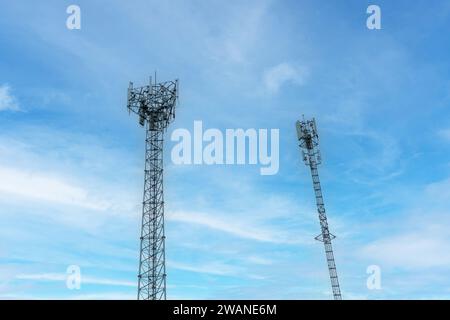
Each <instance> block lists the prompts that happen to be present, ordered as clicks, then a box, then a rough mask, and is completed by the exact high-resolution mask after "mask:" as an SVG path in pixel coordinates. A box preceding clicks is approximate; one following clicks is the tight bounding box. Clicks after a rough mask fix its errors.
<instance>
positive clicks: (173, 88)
mask: <svg viewBox="0 0 450 320" xmlns="http://www.w3.org/2000/svg"><path fill="white" fill-rule="evenodd" d="M177 100H178V80H175V81H168V82H163V83H156V82H155V83H152V80H151V79H150V84H149V85H148V86H144V87H138V88H133V83H132V82H130V86H129V88H128V104H127V108H128V110H129V112H133V113H136V114H137V115H138V116H139V124H140V125H141V126H143V127H145V128H146V139H145V171H144V174H145V179H144V199H143V205H142V226H141V237H140V240H141V245H140V258H139V275H138V281H139V283H138V299H139V300H165V299H166V266H165V236H164V193H163V141H164V132H165V130H166V129H167V127H168V125H169V124H170V122H171V121H172V120H173V119H174V118H175V105H176V103H177Z"/></svg>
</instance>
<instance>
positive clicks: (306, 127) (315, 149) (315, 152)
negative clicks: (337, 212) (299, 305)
mask: <svg viewBox="0 0 450 320" xmlns="http://www.w3.org/2000/svg"><path fill="white" fill-rule="evenodd" d="M296 127H297V137H298V140H299V143H300V145H299V146H300V148H301V150H302V157H303V161H304V162H305V164H306V165H308V166H309V167H310V169H311V176H312V181H313V187H314V193H315V195H316V204H317V212H318V214H319V221H320V228H321V230H322V232H321V234H320V235H318V236H317V237H316V238H315V239H316V240H318V241H321V242H323V244H324V246H325V255H326V258H327V263H328V271H329V273H330V280H331V289H332V291H333V297H334V299H335V300H342V295H341V289H340V287H339V280H338V275H337V271H336V263H335V261H334V254H333V247H332V245H331V240H333V239H334V238H336V237H335V236H334V235H333V234H331V233H330V231H329V228H328V221H327V215H326V212H325V205H324V202H323V196H322V189H321V187H320V180H319V171H318V170H317V166H318V165H319V164H321V162H322V159H321V156H320V150H319V135H318V133H317V127H316V121H315V119H314V118H313V119H312V120H305V119H303V120H302V121H297V123H296Z"/></svg>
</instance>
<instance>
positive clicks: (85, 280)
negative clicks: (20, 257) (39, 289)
mask: <svg viewBox="0 0 450 320" xmlns="http://www.w3.org/2000/svg"><path fill="white" fill-rule="evenodd" d="M16 279H19V280H36V281H66V280H67V274H64V273H36V274H19V275H17V276H16ZM83 284H98V285H106V286H122V287H136V286H137V285H136V281H121V280H115V279H105V278H95V277H85V276H82V277H81V285H83Z"/></svg>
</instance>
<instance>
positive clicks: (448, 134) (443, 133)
mask: <svg viewBox="0 0 450 320" xmlns="http://www.w3.org/2000/svg"><path fill="white" fill-rule="evenodd" d="M438 134H439V136H440V137H441V138H443V139H445V140H447V141H450V129H442V130H440V131H439V132H438Z"/></svg>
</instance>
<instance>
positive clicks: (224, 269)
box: [167, 261, 240, 276]
mask: <svg viewBox="0 0 450 320" xmlns="http://www.w3.org/2000/svg"><path fill="white" fill-rule="evenodd" d="M167 266H168V267H169V268H173V269H178V270H184V271H190V272H195V273H205V274H212V275H218V276H232V275H236V274H239V273H240V272H239V270H240V269H239V268H238V267H236V266H230V265H227V264H223V263H219V262H211V263H206V264H205V263H202V264H201V265H193V264H186V263H179V262H175V261H167Z"/></svg>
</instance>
